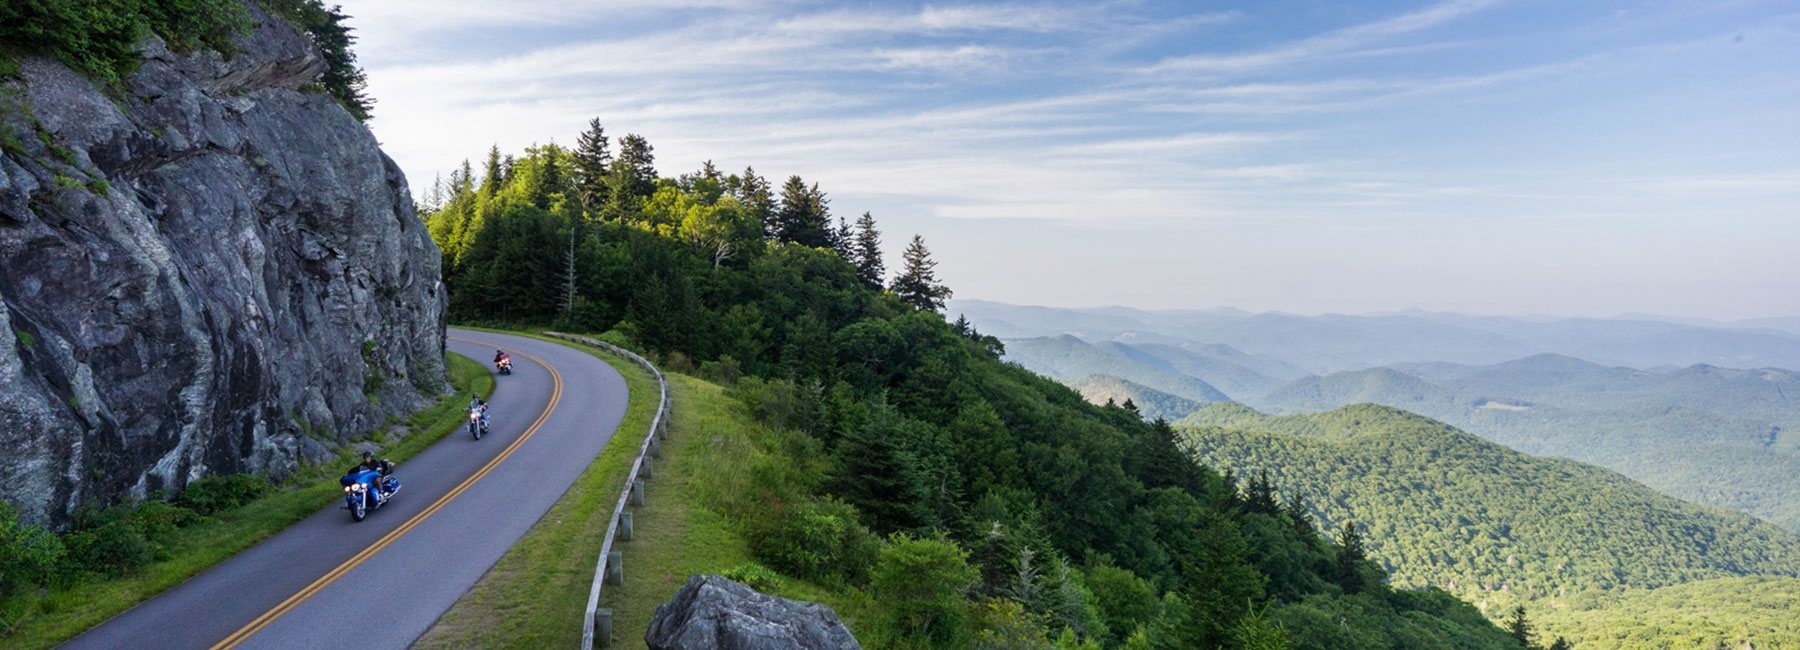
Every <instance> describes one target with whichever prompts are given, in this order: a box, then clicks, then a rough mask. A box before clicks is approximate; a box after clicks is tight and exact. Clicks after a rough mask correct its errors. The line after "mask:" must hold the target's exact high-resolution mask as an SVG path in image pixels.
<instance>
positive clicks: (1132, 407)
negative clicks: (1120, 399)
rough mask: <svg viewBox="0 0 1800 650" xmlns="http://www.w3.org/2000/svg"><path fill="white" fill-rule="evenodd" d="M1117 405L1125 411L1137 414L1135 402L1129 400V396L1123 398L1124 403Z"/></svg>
mask: <svg viewBox="0 0 1800 650" xmlns="http://www.w3.org/2000/svg"><path fill="white" fill-rule="evenodd" d="M1119 406H1120V407H1121V408H1123V409H1125V410H1127V411H1131V414H1132V415H1138V407H1137V402H1133V401H1131V398H1129V397H1127V398H1125V403H1124V404H1120V405H1119Z"/></svg>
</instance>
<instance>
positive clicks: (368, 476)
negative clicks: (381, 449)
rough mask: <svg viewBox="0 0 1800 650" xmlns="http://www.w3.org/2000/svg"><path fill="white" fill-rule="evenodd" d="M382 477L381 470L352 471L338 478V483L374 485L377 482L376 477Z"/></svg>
mask: <svg viewBox="0 0 1800 650" xmlns="http://www.w3.org/2000/svg"><path fill="white" fill-rule="evenodd" d="M380 477H381V472H377V471H374V470H367V471H361V472H351V473H349V474H345V475H344V477H343V478H340V479H338V484H340V485H349V484H351V483H361V484H363V485H373V484H374V483H375V479H377V478H380Z"/></svg>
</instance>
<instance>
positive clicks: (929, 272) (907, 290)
mask: <svg viewBox="0 0 1800 650" xmlns="http://www.w3.org/2000/svg"><path fill="white" fill-rule="evenodd" d="M901 260H902V261H903V263H904V264H905V265H906V266H905V267H904V268H903V269H901V271H900V275H899V276H898V277H896V278H894V284H893V286H892V288H893V290H894V295H896V296H899V297H900V301H901V302H904V303H906V304H908V305H912V306H913V308H914V309H918V310H921V311H943V309H944V301H946V300H949V299H950V287H946V286H944V285H942V284H939V283H938V279H937V261H936V260H933V259H931V251H930V250H927V249H926V248H925V238H924V237H920V236H918V235H913V238H912V242H911V243H909V244H907V245H906V252H905V254H904V255H903V256H902V258H901Z"/></svg>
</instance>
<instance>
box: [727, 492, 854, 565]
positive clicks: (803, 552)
mask: <svg viewBox="0 0 1800 650" xmlns="http://www.w3.org/2000/svg"><path fill="white" fill-rule="evenodd" d="M763 520H764V521H768V522H769V523H770V524H771V527H770V529H769V530H767V531H764V532H762V533H761V534H759V535H755V536H753V537H752V539H751V546H752V550H753V551H754V552H755V553H756V555H757V557H760V558H763V559H764V560H767V561H768V562H769V564H772V565H774V566H775V568H777V569H780V570H782V571H786V572H788V573H790V574H792V575H796V576H799V577H802V578H805V579H808V580H822V581H835V582H848V583H861V582H862V581H863V580H864V579H865V578H866V577H867V575H868V570H869V566H870V565H872V564H874V560H875V553H876V550H877V548H878V546H879V544H878V542H879V539H878V538H876V537H875V535H874V534H873V533H870V532H869V529H867V528H865V527H863V525H862V522H861V521H859V518H858V516H857V512H856V508H854V507H852V506H850V505H849V504H846V503H844V502H843V501H839V500H836V499H823V500H816V501H806V502H804V503H800V504H798V505H794V506H790V507H786V508H780V509H778V510H776V511H775V512H774V513H773V515H772V516H769V517H764V518H763ZM771 520H772V521H771Z"/></svg>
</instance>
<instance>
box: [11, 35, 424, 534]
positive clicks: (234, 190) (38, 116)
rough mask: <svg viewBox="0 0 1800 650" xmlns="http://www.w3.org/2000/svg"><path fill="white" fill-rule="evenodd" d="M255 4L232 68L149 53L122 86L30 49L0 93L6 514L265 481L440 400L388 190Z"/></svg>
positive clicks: (364, 133) (56, 514)
mask: <svg viewBox="0 0 1800 650" xmlns="http://www.w3.org/2000/svg"><path fill="white" fill-rule="evenodd" d="M252 13H253V14H254V16H255V18H256V21H257V23H258V24H257V26H256V27H255V29H254V31H253V32H252V33H250V34H248V35H245V36H243V37H241V38H240V39H238V50H239V51H237V52H236V53H234V54H233V55H232V56H231V57H229V58H227V57H224V56H221V55H219V54H216V53H210V52H202V53H197V54H193V55H180V54H176V53H173V52H171V51H169V50H168V48H166V47H164V46H163V44H162V43H160V42H158V41H155V40H154V39H152V40H151V41H150V42H147V43H146V44H145V47H144V50H145V56H144V63H143V65H142V67H141V68H140V69H139V70H138V71H137V72H135V73H133V74H132V75H131V76H130V77H129V78H128V79H126V82H125V84H124V86H125V87H124V88H123V90H122V91H118V92H113V93H109V92H108V91H106V90H105V89H103V88H101V87H100V86H98V85H97V84H95V83H94V82H93V81H91V80H89V79H86V78H84V77H82V76H81V75H79V74H77V73H76V72H74V71H72V70H70V69H69V68H67V67H66V66H63V65H62V64H60V63H57V62H55V61H52V60H49V59H41V58H38V59H31V58H28V59H26V60H24V61H23V63H22V66H21V68H22V70H23V79H21V80H16V81H10V82H4V83H0V143H4V145H5V147H4V154H3V155H0V491H3V493H4V494H5V498H6V500H7V501H9V502H11V503H12V504H13V505H15V506H17V507H18V508H20V510H21V511H22V513H23V514H24V515H25V517H26V518H27V519H30V520H34V521H49V522H57V521H61V520H63V519H64V518H66V516H67V515H68V514H69V513H70V512H71V511H72V510H73V509H74V508H75V507H77V506H78V505H80V504H83V503H88V502H99V503H109V502H116V501H118V500H119V499H122V498H126V497H129V496H133V495H138V496H141V495H144V494H147V493H149V492H152V491H155V490H158V489H161V488H165V487H176V486H180V485H183V484H185V483H186V482H188V481H191V480H194V479H197V478H199V477H201V476H205V475H208V474H215V473H229V472H242V471H252V472H262V473H267V474H271V475H275V476H280V475H283V474H285V473H287V472H290V471H292V470H293V469H295V468H297V467H299V466H300V465H301V464H303V463H306V462H308V461H316V460H321V459H323V458H324V457H325V456H326V455H327V454H328V453H329V447H328V445H327V444H326V442H324V441H321V440H320V439H319V438H326V439H328V440H329V439H337V440H342V439H345V438H347V437H350V436H354V435H359V434H363V433H367V432H368V431H370V430H373V429H375V428H377V427H379V426H381V425H382V424H383V423H384V422H385V421H387V420H388V419H390V418H393V417H398V416H402V415H404V414H406V413H409V412H411V411H412V410H415V409H417V408H419V407H421V406H423V405H424V404H426V403H428V401H429V400H430V399H431V398H432V397H434V396H435V394H437V393H438V392H439V391H440V390H441V389H442V387H443V385H444V381H443V373H444V369H443V361H442V353H443V346H444V326H445V316H444V306H445V293H444V287H443V284H442V283H441V281H440V277H439V262H438V251H437V247H436V246H435V245H434V244H433V243H432V242H431V239H430V238H429V236H428V235H427V234H426V232H425V229H424V227H423V225H422V224H421V223H420V222H419V221H418V219H417V218H416V216H415V215H414V213H413V206H412V202H411V198H410V193H409V191H408V189H407V185H406V180H405V177H404V175H402V174H401V172H400V170H399V168H398V167H397V166H395V165H394V163H393V161H391V160H389V159H388V158H387V156H386V155H384V154H383V153H382V152H381V150H380V148H379V147H378V145H377V143H376V141H375V138H374V137H373V135H372V134H370V132H369V131H368V129H367V128H365V127H364V126H363V125H362V124H360V123H358V122H357V121H356V120H355V119H354V118H352V117H351V116H350V115H349V113H347V112H345V111H344V110H343V109H342V108H341V107H339V106H338V105H337V104H336V103H335V102H334V101H333V100H332V99H331V97H329V96H328V95H326V94H325V93H323V92H312V91H309V90H308V88H310V87H312V86H314V85H315V82H316V80H317V78H318V76H319V74H320V73H321V72H323V71H324V69H325V64H324V60H323V59H322V57H321V56H320V55H319V53H318V52H317V51H316V50H315V49H314V48H313V47H312V45H311V43H310V41H309V40H308V39H307V37H306V36H305V35H303V34H301V33H300V32H299V31H297V30H295V29H294V28H293V27H292V26H290V25H288V24H286V23H285V22H283V21H281V20H278V19H272V18H269V17H268V16H266V15H264V14H261V13H260V12H259V11H257V10H256V9H255V7H254V6H253V7H252ZM371 378H372V379H371Z"/></svg>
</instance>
